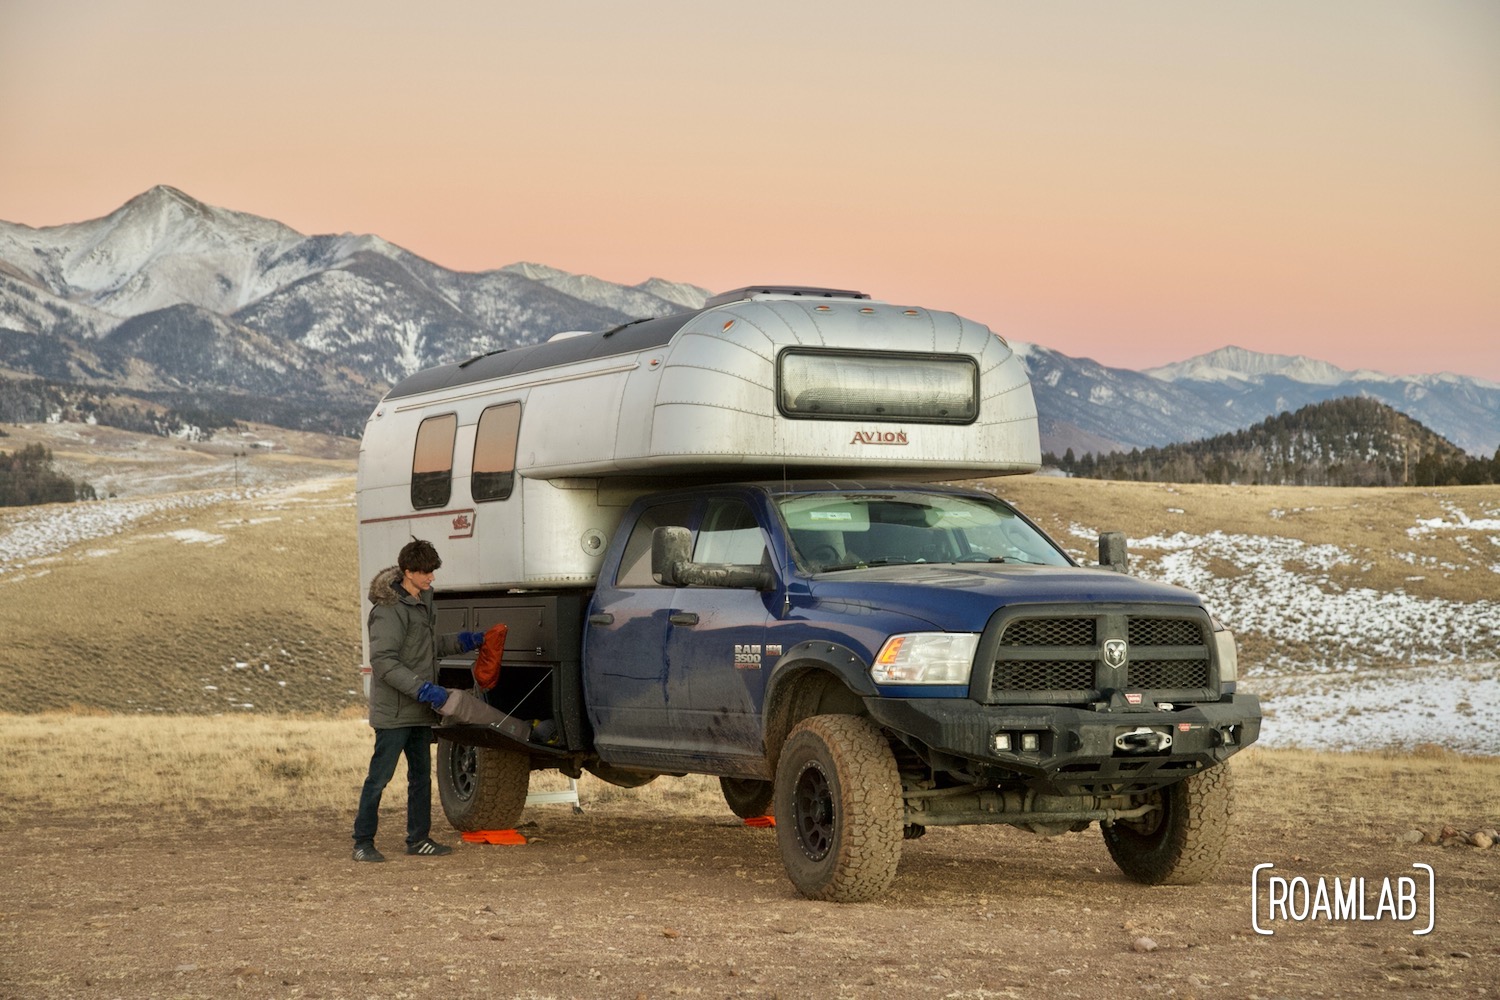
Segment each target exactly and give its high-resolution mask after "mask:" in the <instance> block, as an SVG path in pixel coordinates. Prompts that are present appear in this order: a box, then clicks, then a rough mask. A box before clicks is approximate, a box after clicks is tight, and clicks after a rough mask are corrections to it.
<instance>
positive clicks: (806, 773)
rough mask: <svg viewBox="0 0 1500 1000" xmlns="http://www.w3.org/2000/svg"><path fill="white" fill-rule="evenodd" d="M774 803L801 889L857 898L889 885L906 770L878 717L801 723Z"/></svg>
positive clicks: (786, 749)
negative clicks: (899, 765)
mask: <svg viewBox="0 0 1500 1000" xmlns="http://www.w3.org/2000/svg"><path fill="white" fill-rule="evenodd" d="M773 804H774V806H775V809H776V818H777V823H776V841H777V845H778V846H779V847H780V849H781V862H782V864H783V865H785V866H786V873H787V876H788V877H789V878H790V879H791V880H792V884H793V885H795V886H796V887H797V891H798V892H800V893H802V895H804V896H806V897H808V898H809V899H821V900H827V901H829V902H835V903H853V902H858V901H860V900H864V899H870V898H872V897H874V896H878V895H880V894H881V893H883V892H884V891H885V890H886V889H888V888H890V885H891V882H892V881H893V880H894V879H895V877H896V866H897V864H898V863H899V862H900V860H901V831H902V819H903V813H904V809H903V803H902V798H901V775H900V773H899V772H898V771H897V770H896V758H895V755H893V754H892V753H891V748H890V745H889V744H888V743H887V742H886V739H885V737H884V736H882V735H881V733H880V730H879V729H877V728H876V727H875V725H874V723H872V722H870V721H869V720H868V719H863V718H859V717H857V716H852V715H818V716H814V717H813V718H810V719H807V720H805V721H803V722H801V723H799V724H798V725H797V726H796V728H794V729H793V730H792V732H791V734H790V735H789V736H788V737H787V739H786V743H785V744H784V745H783V746H782V750H781V760H780V762H779V763H778V765H777V767H776V782H775V794H774V796H773Z"/></svg>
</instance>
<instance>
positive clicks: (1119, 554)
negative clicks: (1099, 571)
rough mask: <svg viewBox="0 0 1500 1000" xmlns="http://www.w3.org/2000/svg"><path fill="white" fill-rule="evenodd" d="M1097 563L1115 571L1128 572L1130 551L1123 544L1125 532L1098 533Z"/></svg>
mask: <svg viewBox="0 0 1500 1000" xmlns="http://www.w3.org/2000/svg"><path fill="white" fill-rule="evenodd" d="M1099 565H1100V566H1103V567H1104V568H1106V569H1112V570H1114V571H1115V572H1116V573H1129V572H1130V551H1129V549H1128V547H1127V546H1126V544H1125V532H1123V531H1101V532H1100V533H1099Z"/></svg>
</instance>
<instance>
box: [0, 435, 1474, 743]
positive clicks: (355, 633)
mask: <svg viewBox="0 0 1500 1000" xmlns="http://www.w3.org/2000/svg"><path fill="white" fill-rule="evenodd" d="M23 430H24V434H25V436H23V437H20V438H18V439H15V440H16V443H18V444H20V445H23V446H24V445H29V444H32V443H39V444H42V445H44V446H45V447H47V448H49V449H51V450H52V452H53V454H54V456H55V457H56V460H57V463H58V467H59V469H61V470H62V471H63V472H65V473H66V474H67V475H70V476H74V477H76V478H82V479H85V480H87V481H89V482H91V483H94V484H95V485H96V486H97V487H98V488H99V490H100V493H101V495H102V494H106V493H107V492H110V491H113V492H116V493H118V494H119V496H118V498H117V499H114V500H104V501H96V502H88V503H77V504H54V505H44V506H37V507H19V508H10V509H6V510H0V590H3V591H4V594H5V596H6V598H7V599H6V600H3V601H0V634H4V635H5V636H6V637H7V641H6V642H5V643H4V644H3V646H0V670H3V671H4V672H5V675H6V676H7V677H8V678H11V679H12V683H11V684H9V685H7V686H5V688H4V689H3V690H0V712H3V711H19V710H23V709H24V710H28V711H29V710H35V709H41V708H65V707H67V706H69V705H74V704H76V705H80V706H84V707H87V708H90V709H95V710H103V711H110V712H163V711H164V712H196V713H201V712H252V713H261V712H284V711H308V712H320V713H327V712H339V711H343V710H346V709H351V708H357V706H358V705H359V703H360V700H361V699H360V695H359V693H358V687H359V675H358V672H357V671H358V666H359V648H360V642H359V627H360V610H359V601H360V595H361V593H362V591H363V587H362V581H360V580H359V579H358V577H359V571H358V567H357V565H356V561H357V560H356V550H355V510H354V499H353V450H352V449H353V445H352V442H347V441H342V442H341V441H339V439H333V438H320V437H315V436H311V435H298V434H294V433H293V432H289V431H278V430H276V429H274V428H259V429H257V430H256V431H255V432H254V434H255V435H256V436H254V437H249V438H244V439H242V440H244V441H246V442H247V443H249V442H261V445H260V446H248V447H247V446H242V447H241V448H239V449H238V451H239V452H241V453H243V454H237V453H236V452H235V451H231V450H229V449H228V448H226V447H225V446H224V445H221V444H217V443H215V442H203V443H196V444H192V443H185V442H172V441H166V440H163V439H160V438H153V437H150V436H146V435H131V434H125V433H123V432H118V431H114V430H112V429H109V428H99V427H84V426H79V425H49V426H47V427H44V428H28V429H23ZM980 485H982V486H983V487H985V488H987V489H990V490H993V491H995V492H997V493H999V494H1000V495H1001V496H1004V497H1006V498H1007V499H1011V500H1014V501H1015V502H1016V503H1017V504H1018V505H1019V506H1020V508H1021V509H1022V510H1023V511H1026V512H1027V513H1028V514H1030V515H1031V516H1032V517H1033V518H1034V519H1035V520H1037V522H1038V523H1039V524H1040V525H1041V526H1042V527H1043V528H1044V529H1045V530H1047V531H1048V532H1049V533H1050V534H1052V535H1053V537H1055V538H1057V539H1058V540H1059V541H1060V542H1061V543H1062V544H1063V545H1064V546H1065V547H1066V548H1068V550H1069V551H1070V552H1072V553H1073V554H1074V556H1075V557H1076V558H1078V559H1080V560H1081V561H1084V562H1093V561H1094V559H1095V543H1096V540H1097V536H1098V532H1099V531H1101V530H1109V529H1118V530H1123V531H1125V532H1126V533H1127V534H1128V535H1129V537H1130V539H1131V555H1132V569H1133V572H1136V573H1138V574H1140V575H1142V576H1144V577H1148V578H1152V579H1158V580H1163V581H1166V582H1169V583H1177V584H1181V585H1184V586H1188V587H1190V588H1192V589H1194V590H1196V591H1198V592H1199V593H1201V594H1203V595H1204V597H1205V599H1206V601H1207V602H1208V604H1209V606H1210V607H1211V609H1212V610H1213V611H1214V612H1215V614H1217V615H1218V616H1219V617H1220V618H1221V619H1222V620H1223V621H1225V622H1226V623H1228V624H1229V625H1230V627H1232V628H1233V629H1234V630H1235V631H1236V633H1237V634H1238V636H1239V638H1240V646H1241V654H1240V655H1241V661H1242V665H1243V668H1244V672H1245V677H1246V683H1247V684H1249V685H1250V686H1252V687H1253V688H1255V689H1256V690H1259V691H1261V692H1262V693H1263V694H1265V695H1266V696H1267V697H1268V698H1269V699H1270V705H1271V709H1272V711H1273V712H1274V713H1275V718H1276V720H1277V724H1276V726H1274V727H1269V728H1268V731H1267V738H1268V739H1269V740H1270V741H1271V742H1273V743H1274V742H1277V741H1281V742H1291V743H1302V744H1306V745H1314V746H1326V745H1338V741H1340V740H1344V739H1348V740H1350V741H1351V742H1352V743H1354V744H1362V743H1364V742H1365V741H1372V742H1371V745H1377V746H1379V745H1386V744H1387V743H1389V742H1391V741H1393V740H1400V739H1404V738H1410V739H1416V740H1418V741H1435V742H1442V743H1444V745H1449V746H1453V747H1454V748H1455V749H1468V750H1485V751H1486V752H1493V753H1500V736H1496V734H1497V733H1500V601H1497V600H1496V597H1495V588H1494V581H1495V579H1496V574H1497V573H1500V486H1478V487H1461V488H1454V489H1378V488H1343V489H1332V488H1316V487H1281V486H1276V487H1268V486H1259V487H1239V488H1230V487H1222V486H1208V485H1200V486H1192V485H1176V486H1166V485H1157V484H1149V483H1119V482H1107V481H1099V480H1085V479H1062V478H1057V477H1042V476H1022V477H1011V478H1004V479H993V480H984V481H982V482H981V483H980ZM153 490H154V492H153ZM440 582H441V581H440ZM1350 671H1357V674H1351V673H1349V672H1350ZM1354 705H1363V706H1364V708H1363V713H1364V714H1363V715H1362V716H1359V717H1358V718H1357V719H1356V718H1355V717H1354V716H1348V712H1349V709H1350V707H1351V706H1354ZM1329 713H1333V714H1335V715H1336V716H1338V717H1339V718H1340V719H1341V720H1344V721H1345V722H1347V724H1348V725H1349V726H1352V727H1353V728H1349V729H1329V728H1328V727H1327V725H1326V717H1327V716H1328V714H1329ZM1490 716H1495V717H1494V718H1491V717H1490ZM1346 717H1347V718H1346ZM1453 718H1463V719H1464V720H1465V725H1463V726H1461V727H1457V728H1454V727H1452V726H1451V725H1450V724H1449V722H1448V720H1451V719H1453ZM1360 727H1368V731H1366V729H1364V728H1360ZM1346 734H1352V735H1346Z"/></svg>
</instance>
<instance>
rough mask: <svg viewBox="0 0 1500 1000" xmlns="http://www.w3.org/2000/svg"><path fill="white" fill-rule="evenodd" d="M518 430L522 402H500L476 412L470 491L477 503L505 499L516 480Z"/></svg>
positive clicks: (519, 429)
mask: <svg viewBox="0 0 1500 1000" xmlns="http://www.w3.org/2000/svg"><path fill="white" fill-rule="evenodd" d="M520 432H521V404H520V403H501V404H500V405H499V406H491V407H489V408H487V409H486V410H485V411H484V412H483V413H481V414H480V415H479V428H478V430H477V431H476V432H475V435H474V474H473V476H472V477H471V478H470V479H469V494H470V495H471V496H472V497H473V498H474V501H475V502H476V503H483V502H484V501H486V500H504V499H506V498H507V497H509V496H510V494H511V490H513V489H514V488H515V483H516V441H517V439H518V438H519V436H520Z"/></svg>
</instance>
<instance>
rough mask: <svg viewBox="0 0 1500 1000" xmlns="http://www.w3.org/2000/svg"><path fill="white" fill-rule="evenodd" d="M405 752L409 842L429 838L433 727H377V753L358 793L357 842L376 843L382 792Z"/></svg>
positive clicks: (355, 837)
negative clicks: (368, 774)
mask: <svg viewBox="0 0 1500 1000" xmlns="http://www.w3.org/2000/svg"><path fill="white" fill-rule="evenodd" d="M403 753H404V754H406V846H407V847H410V846H411V845H413V844H417V843H420V842H422V841H423V840H426V839H427V834H428V833H429V832H430V831H431V829H432V727H431V726H402V727H399V728H396V729H377V730H375V753H374V754H373V755H372V756H371V757H370V776H369V777H367V778H366V779H365V786H364V788H363V789H362V790H361V791H360V793H359V812H358V813H357V814H356V815H355V817H354V843H355V844H373V843H375V828H376V826H378V825H379V823H380V796H381V794H382V793H383V792H384V791H385V786H386V785H388V784H390V781H391V778H392V777H393V776H394V775H395V773H396V761H398V760H400V759H401V755H402V754H403Z"/></svg>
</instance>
